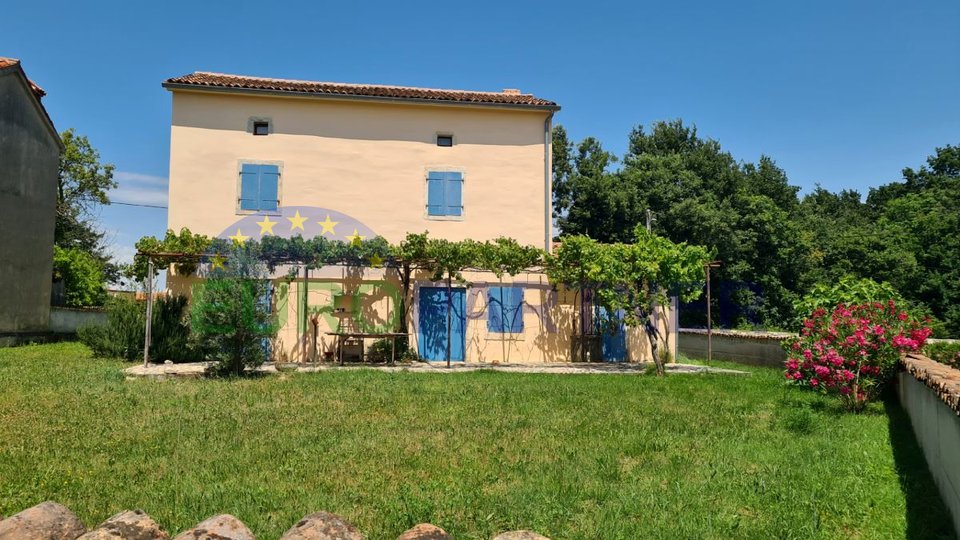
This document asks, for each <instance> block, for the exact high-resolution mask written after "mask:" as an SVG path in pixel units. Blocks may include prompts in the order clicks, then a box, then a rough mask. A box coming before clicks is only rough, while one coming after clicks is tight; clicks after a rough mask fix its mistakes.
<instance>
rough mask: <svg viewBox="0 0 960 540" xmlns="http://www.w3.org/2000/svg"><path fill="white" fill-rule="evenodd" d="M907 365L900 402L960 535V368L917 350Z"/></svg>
mask: <svg viewBox="0 0 960 540" xmlns="http://www.w3.org/2000/svg"><path fill="white" fill-rule="evenodd" d="M903 365H904V367H905V368H906V371H903V372H901V373H900V374H899V376H898V382H899V385H898V394H899V397H900V403H901V405H903V408H904V409H905V410H906V411H907V415H908V416H909V417H910V423H911V424H912V425H913V432H914V434H915V435H916V437H917V442H919V443H920V447H921V448H922V449H923V454H924V456H925V457H926V458H927V466H928V467H929V468H930V473H931V474H932V475H933V479H934V481H935V482H936V484H937V487H938V488H939V490H940V497H941V498H942V499H943V502H944V504H945V505H946V506H947V508H948V509H949V510H950V513H951V514H952V515H953V527H954V529H955V530H956V531H957V534H958V535H960V370H956V369H953V368H950V367H947V366H946V365H944V364H940V363H938V362H934V361H933V360H930V359H929V358H927V357H925V356H921V355H914V354H911V355H908V356H906V357H905V358H904V359H903Z"/></svg>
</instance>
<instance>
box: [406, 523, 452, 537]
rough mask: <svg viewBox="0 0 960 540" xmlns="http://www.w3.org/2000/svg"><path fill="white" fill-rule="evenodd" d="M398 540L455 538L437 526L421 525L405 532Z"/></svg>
mask: <svg viewBox="0 0 960 540" xmlns="http://www.w3.org/2000/svg"><path fill="white" fill-rule="evenodd" d="M397 540H453V537H452V536H450V535H449V534H448V533H447V531H445V530H443V529H441V528H440V527H437V526H436V525H433V524H431V523H421V524H419V525H414V526H413V527H412V528H410V529H407V530H406V531H404V533H403V534H401V535H400V536H398V537H397Z"/></svg>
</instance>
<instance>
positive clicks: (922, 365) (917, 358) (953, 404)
mask: <svg viewBox="0 0 960 540" xmlns="http://www.w3.org/2000/svg"><path fill="white" fill-rule="evenodd" d="M901 361H902V363H903V366H904V367H905V368H906V370H907V372H908V373H910V374H911V375H913V377H914V378H915V379H917V380H918V381H920V382H922V383H923V384H925V385H927V386H928V387H929V388H930V389H932V390H933V391H934V393H936V394H937V396H939V397H940V399H941V400H942V401H943V402H944V403H946V404H947V406H948V407H950V409H952V410H953V412H955V413H957V415H958V416H960V370H958V369H954V368H952V367H950V366H947V365H945V364H941V363H940V362H936V361H934V360H931V359H929V358H927V357H926V356H923V355H922V354H918V353H908V354H906V355H905V356H904V357H903V358H902V359H901Z"/></svg>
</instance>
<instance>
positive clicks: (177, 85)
mask: <svg viewBox="0 0 960 540" xmlns="http://www.w3.org/2000/svg"><path fill="white" fill-rule="evenodd" d="M162 86H163V87H164V88H166V89H167V90H171V91H173V90H186V91H199V92H218V93H228V94H256V95H267V96H297V97H306V98H314V99H323V100H337V101H367V102H376V103H417V104H423V105H439V106H454V107H482V108H493V109H514V110H516V109H521V110H533V111H548V112H556V111H559V110H560V106H559V105H557V104H555V103H554V104H552V105H546V104H543V105H541V104H535V103H507V102H492V101H491V102H486V101H467V100H445V99H431V98H416V97H399V96H397V97H394V96H365V95H361V94H327V93H320V92H306V91H301V90H277V89H267V88H246V87H237V86H222V85H216V84H203V83H194V82H191V83H183V82H171V81H170V80H167V81H164V82H163V85H162Z"/></svg>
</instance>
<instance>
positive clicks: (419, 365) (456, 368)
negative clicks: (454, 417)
mask: <svg viewBox="0 0 960 540" xmlns="http://www.w3.org/2000/svg"><path fill="white" fill-rule="evenodd" d="M208 365H209V363H208V362H193V363H186V364H150V365H149V366H148V367H143V365H142V364H138V365H136V366H132V367H128V368H126V369H124V370H123V371H124V373H125V374H126V375H127V376H128V377H200V376H202V375H203V373H204V370H205V369H206V367H207V366H208ZM647 366H648V364H633V363H620V364H614V363H609V364H600V363H597V364H580V363H569V362H545V363H539V364H486V363H468V364H465V363H454V364H453V365H452V366H451V367H449V368H448V367H447V365H446V363H444V362H415V363H411V364H397V365H395V366H390V365H385V364H347V365H344V366H339V365H336V364H304V365H301V366H299V367H298V368H297V371H298V372H316V371H332V370H350V369H372V370H379V371H387V372H394V371H408V372H412V373H464V372H469V371H478V370H482V369H488V370H496V371H506V372H512V373H557V374H604V375H643V374H644V373H646V371H647ZM257 371H259V372H263V373H277V372H278V371H277V369H276V367H275V366H274V364H272V363H269V364H264V365H263V366H261V367H260V368H258V369H257ZM667 373H671V374H672V373H678V374H691V373H723V374H727V375H749V374H750V373H749V372H747V371H739V370H735V369H723V368H714V367H707V366H701V365H696V364H667Z"/></svg>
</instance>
